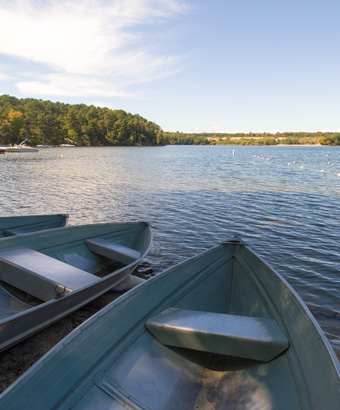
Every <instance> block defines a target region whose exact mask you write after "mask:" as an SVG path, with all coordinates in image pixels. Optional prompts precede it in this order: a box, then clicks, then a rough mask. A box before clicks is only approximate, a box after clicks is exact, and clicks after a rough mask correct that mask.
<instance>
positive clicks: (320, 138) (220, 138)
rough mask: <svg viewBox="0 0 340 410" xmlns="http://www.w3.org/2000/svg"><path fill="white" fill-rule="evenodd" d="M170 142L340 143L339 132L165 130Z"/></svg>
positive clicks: (248, 143) (249, 143)
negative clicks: (189, 131)
mask: <svg viewBox="0 0 340 410" xmlns="http://www.w3.org/2000/svg"><path fill="white" fill-rule="evenodd" d="M164 139H165V140H166V141H167V143H168V144H180V145H186V144H189V145H192V144H193V145H202V144H204V145H280V144H281V145H305V144H306V145H316V144H320V145H340V133H338V132H282V133H279V132H277V133H275V134H271V133H268V132H262V133H253V132H249V133H201V134H199V133H195V134H190V133H189V134H188V133H182V132H179V131H176V132H164Z"/></svg>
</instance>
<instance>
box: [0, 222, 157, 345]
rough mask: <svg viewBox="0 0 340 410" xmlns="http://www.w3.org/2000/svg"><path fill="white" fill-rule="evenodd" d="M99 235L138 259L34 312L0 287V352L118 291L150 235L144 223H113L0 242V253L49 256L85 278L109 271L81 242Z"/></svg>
mask: <svg viewBox="0 0 340 410" xmlns="http://www.w3.org/2000/svg"><path fill="white" fill-rule="evenodd" d="M103 235H106V236H110V235H112V236H113V237H114V238H115V240H120V239H122V238H123V239H124V240H125V243H126V244H127V245H130V244H131V247H132V246H136V247H137V249H138V250H139V251H140V255H141V256H140V257H139V258H138V259H136V260H134V261H133V262H131V263H129V264H127V265H120V267H118V268H117V269H116V270H114V271H113V272H112V273H108V274H106V275H105V276H104V277H102V278H97V277H96V280H97V279H98V281H96V282H94V283H92V284H91V285H88V286H84V287H81V288H80V289H76V290H74V291H71V292H69V293H67V294H65V295H62V296H61V297H56V298H54V299H51V300H47V301H46V302H43V303H39V304H38V305H37V306H32V305H29V304H28V303H27V302H25V301H23V300H22V299H21V300H20V299H18V296H17V295H16V294H15V293H14V292H13V291H12V292H11V288H8V286H7V287H6V284H4V283H2V287H1V288H0V329H2V330H1V331H0V351H3V350H5V349H7V348H9V347H10V346H12V345H14V344H16V343H18V342H19V341H21V340H23V339H25V338H26V337H28V336H30V335H32V334H34V333H36V332H37V331H39V330H41V329H43V328H44V327H46V326H48V325H50V324H52V323H53V322H56V321H57V320H59V319H61V318H62V317H65V316H66V315H68V314H70V313H71V312H73V311H75V310H76V309H78V308H80V307H81V306H84V305H85V304H87V303H89V302H90V301H92V300H94V299H95V298H97V297H99V296H100V295H102V294H103V293H105V292H107V291H108V290H110V289H112V288H114V287H115V286H117V285H119V284H120V283H121V282H122V281H124V280H125V279H126V278H128V277H129V275H130V274H131V273H132V272H133V271H134V270H135V269H136V267H137V265H138V263H139V262H140V261H141V259H142V258H143V257H144V256H145V255H146V254H147V252H148V251H149V249H150V246H151V241H152V235H151V231H150V227H149V225H148V224H146V223H126V224H118V223H117V224H96V225H84V226H68V227H65V228H56V229H50V230H45V231H42V232H36V233H32V234H26V235H18V236H16V237H8V238H6V239H4V240H0V251H1V250H5V249H7V248H13V247H18V246H19V247H20V246H22V247H26V246H27V247H29V249H32V250H35V251H38V252H43V253H45V254H48V255H54V257H56V258H58V260H62V261H63V262H65V263H67V264H69V265H71V266H74V267H77V266H78V267H79V268H81V269H82V270H83V271H85V272H84V273H85V274H87V272H90V273H93V274H95V272H94V271H95V270H96V269H97V267H98V269H99V268H100V269H101V270H102V269H103V268H105V266H106V265H108V266H110V260H109V259H108V258H105V257H101V256H96V255H93V254H92V253H91V252H90V251H89V250H88V248H87V246H86V243H85V241H86V239H87V238H89V237H90V238H94V237H96V236H103ZM0 262H1V258H0ZM111 262H112V261H111ZM1 263H2V262H1ZM0 268H1V265H0ZM1 269H2V268H1ZM105 269H106V268H105ZM90 276H91V275H90Z"/></svg>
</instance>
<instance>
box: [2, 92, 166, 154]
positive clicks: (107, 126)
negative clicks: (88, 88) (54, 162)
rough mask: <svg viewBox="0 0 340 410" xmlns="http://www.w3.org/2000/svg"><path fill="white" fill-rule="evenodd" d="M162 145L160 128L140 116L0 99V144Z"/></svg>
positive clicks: (31, 100)
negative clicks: (26, 141)
mask: <svg viewBox="0 0 340 410" xmlns="http://www.w3.org/2000/svg"><path fill="white" fill-rule="evenodd" d="M25 139H28V141H29V143H30V144H31V145H39V144H50V145H60V144H64V143H72V144H76V145H79V146H110V145H164V143H165V142H164V136H163V131H162V129H161V127H160V126H159V125H157V124H155V123H154V122H151V121H148V120H146V119H145V118H143V117H141V116H140V115H133V114H129V113H126V112H125V111H123V110H111V109H109V108H99V107H95V106H93V105H91V106H87V105H85V104H76V105H70V104H63V103H60V102H56V103H53V102H51V101H43V100H37V99H33V98H25V99H18V98H16V97H12V96H9V95H2V96H0V143H1V144H6V145H7V144H11V145H12V144H18V143H20V142H21V141H23V140H25Z"/></svg>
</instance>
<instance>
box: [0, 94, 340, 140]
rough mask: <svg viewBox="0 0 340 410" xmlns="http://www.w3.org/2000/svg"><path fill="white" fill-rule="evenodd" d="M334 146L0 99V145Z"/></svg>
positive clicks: (296, 135) (338, 136) (315, 136)
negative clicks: (166, 126) (176, 127)
mask: <svg viewBox="0 0 340 410" xmlns="http://www.w3.org/2000/svg"><path fill="white" fill-rule="evenodd" d="M25 139H27V140H29V143H30V144H31V145H39V144H48V145H60V144H64V143H72V144H76V145H79V146H114V145H279V144H289V145H292V144H296V145H299V144H310V145H313V144H321V145H340V133H329V132H328V133H327V132H326V133H324V132H314V133H309V132H283V133H279V132H278V133H275V134H271V133H267V132H264V133H252V132H250V133H191V134H190V133H182V132H179V131H177V132H163V130H162V128H161V127H160V126H159V125H157V124H155V123H154V122H151V121H148V120H146V119H145V118H143V117H141V116H140V115H138V114H134V115H133V114H130V113H126V112H125V111H123V110H111V109H109V108H100V107H95V106H93V105H90V106H87V105H85V104H75V105H71V104H64V103H60V102H56V103H53V102H51V101H43V100H38V99H34V98H24V99H18V98H16V97H12V96H9V95H6V94H5V95H2V96H0V145H7V144H10V145H13V144H18V143H20V142H21V141H23V140H25Z"/></svg>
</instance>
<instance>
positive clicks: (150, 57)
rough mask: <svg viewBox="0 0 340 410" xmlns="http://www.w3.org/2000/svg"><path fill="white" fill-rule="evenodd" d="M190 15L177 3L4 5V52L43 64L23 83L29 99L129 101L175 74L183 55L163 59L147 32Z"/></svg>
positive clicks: (72, 0)
mask: <svg viewBox="0 0 340 410" xmlns="http://www.w3.org/2000/svg"><path fill="white" fill-rule="evenodd" d="M185 11H186V6H185V4H184V3H183V2H182V1H180V0H111V1H110V0H69V1H67V0H45V1H42V0H35V1H34V0H12V2H10V3H9V2H8V1H6V0H0V36H1V38H3V39H5V38H6V41H1V42H0V53H1V54H3V55H7V56H13V57H16V59H18V58H19V59H22V61H30V62H34V63H36V64H39V67H40V66H41V65H43V67H44V70H43V74H42V70H41V68H40V69H39V73H38V72H31V73H30V74H26V77H28V78H23V77H22V80H21V81H18V83H17V87H18V88H19V90H20V91H21V92H22V93H23V94H26V95H68V96H79V95H91V96H113V95H117V96H121V95H127V92H126V91H125V87H127V86H128V85H131V84H134V83H141V82H144V81H150V80H151V79H154V78H158V77H160V76H167V75H169V74H171V73H173V72H174V71H176V69H177V66H176V63H177V62H178V61H179V57H178V56H173V55H166V54H159V53H158V52H157V51H156V48H155V47H154V45H155V43H157V40H155V38H154V39H153V41H152V38H151V36H150V35H147V34H146V30H145V28H146V27H147V28H148V29H149V30H150V27H151V28H152V26H153V25H154V24H155V23H161V22H162V21H164V22H166V21H167V20H168V19H170V18H174V17H176V16H178V15H180V14H182V13H185ZM143 29H144V30H143ZM151 31H152V30H151ZM9 33H10V34H9ZM149 34H150V33H149ZM17 74H18V73H17Z"/></svg>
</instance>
